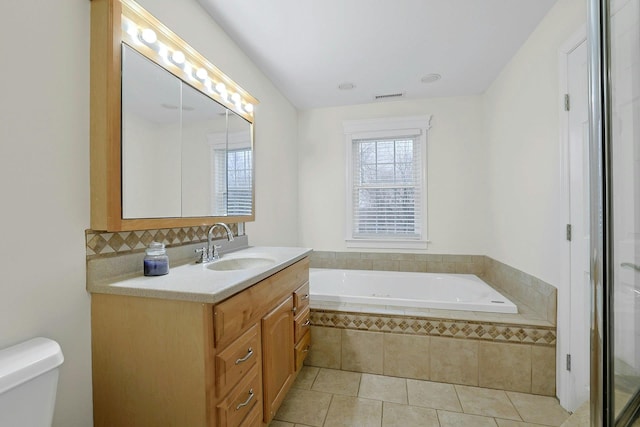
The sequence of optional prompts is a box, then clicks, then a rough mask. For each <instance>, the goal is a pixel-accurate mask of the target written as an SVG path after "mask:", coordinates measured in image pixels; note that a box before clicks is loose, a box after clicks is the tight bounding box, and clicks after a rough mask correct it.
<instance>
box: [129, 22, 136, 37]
mask: <svg viewBox="0 0 640 427" xmlns="http://www.w3.org/2000/svg"><path fill="white" fill-rule="evenodd" d="M126 32H127V34H129V35H130V36H131V37H137V36H138V26H137V25H136V24H134V23H133V22H132V21H127V24H126Z"/></svg>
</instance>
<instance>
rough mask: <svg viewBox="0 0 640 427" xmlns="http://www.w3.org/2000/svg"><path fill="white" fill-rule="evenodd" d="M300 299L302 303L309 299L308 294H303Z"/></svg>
mask: <svg viewBox="0 0 640 427" xmlns="http://www.w3.org/2000/svg"><path fill="white" fill-rule="evenodd" d="M301 299H302V301H304V300H306V299H309V294H304V295H303V296H302V298H301Z"/></svg>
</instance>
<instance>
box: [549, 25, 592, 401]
mask: <svg viewBox="0 0 640 427" xmlns="http://www.w3.org/2000/svg"><path fill="white" fill-rule="evenodd" d="M586 39H587V27H586V23H585V24H583V25H582V26H581V27H580V28H579V29H578V30H577V31H576V32H575V33H574V34H573V35H572V36H571V37H569V38H568V39H567V40H566V41H565V42H564V43H563V44H562V45H561V46H560V48H559V49H558V75H559V94H558V102H559V104H558V105H560V106H561V108H560V109H559V114H560V121H559V130H560V162H561V165H560V186H561V191H560V194H561V204H560V206H561V212H560V218H561V219H562V221H561V223H560V225H561V227H562V229H561V230H558V232H559V233H562V234H564V233H565V232H566V230H565V227H566V224H570V223H571V203H570V202H571V197H570V196H571V186H570V180H569V172H570V169H569V165H570V160H571V159H570V157H569V114H567V111H565V109H564V102H565V99H564V95H565V94H566V93H568V91H569V89H568V88H569V70H568V57H569V54H570V53H571V52H573V51H574V50H575V49H576V48H577V47H578V46H580V44H582V43H583V42H585V41H586ZM562 234H561V235H562ZM561 260H562V263H561V265H562V268H561V273H560V274H561V275H560V287H559V288H558V303H557V325H556V328H557V341H556V395H557V396H558V399H559V400H560V405H561V406H562V407H563V408H565V409H569V410H572V411H573V410H575V409H577V408H575V407H574V406H575V405H576V402H574V401H573V399H574V396H573V395H572V389H571V374H570V373H569V372H568V371H567V370H566V369H565V368H566V355H567V354H570V353H571V351H570V350H571V349H570V344H571V341H570V337H571V313H570V310H569V309H566V308H567V307H569V308H570V307H571V242H569V241H566V240H565V242H564V244H563V245H562V250H561ZM585 292H587V294H589V292H590V291H589V290H588V289H587V290H585ZM587 326H588V325H585V327H587Z"/></svg>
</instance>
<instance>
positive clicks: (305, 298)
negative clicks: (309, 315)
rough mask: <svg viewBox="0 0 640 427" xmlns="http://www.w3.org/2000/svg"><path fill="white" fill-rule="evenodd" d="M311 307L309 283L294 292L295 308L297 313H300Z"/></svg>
mask: <svg viewBox="0 0 640 427" xmlns="http://www.w3.org/2000/svg"><path fill="white" fill-rule="evenodd" d="M308 306H309V281H308V280H307V282H306V283H305V284H303V285H302V286H300V287H299V288H298V289H296V290H295V291H294V292H293V307H294V309H295V312H296V313H300V312H301V311H302V310H304V309H305V307H308Z"/></svg>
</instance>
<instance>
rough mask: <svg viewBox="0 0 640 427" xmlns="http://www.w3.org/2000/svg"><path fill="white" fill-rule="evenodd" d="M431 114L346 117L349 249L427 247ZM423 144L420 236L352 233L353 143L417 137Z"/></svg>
mask: <svg viewBox="0 0 640 427" xmlns="http://www.w3.org/2000/svg"><path fill="white" fill-rule="evenodd" d="M430 123H431V115H421V116H406V117H389V118H380V119H365V120H345V121H344V122H343V129H344V135H345V148H346V150H345V151H346V155H345V159H346V180H345V182H346V187H345V188H346V191H345V193H346V205H345V206H346V209H345V211H346V216H345V242H346V246H347V247H348V248H370V249H426V248H427V244H428V243H429V240H428V228H427V223H428V222H427V132H428V130H429V129H430V128H431V125H430ZM416 135H417V137H416V139H417V140H418V141H419V143H420V151H421V153H420V162H421V164H420V171H421V177H422V182H420V209H421V212H420V213H421V215H420V222H421V223H420V224H419V226H420V230H421V235H420V237H419V238H415V237H410V238H409V237H407V238H402V237H393V238H388V237H387V238H367V237H354V236H353V215H354V206H353V202H354V200H353V191H354V189H353V177H354V171H353V160H354V159H353V143H354V141H355V140H363V139H377V138H380V139H384V138H389V139H398V138H402V137H407V136H416Z"/></svg>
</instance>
